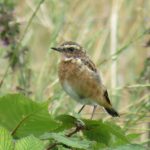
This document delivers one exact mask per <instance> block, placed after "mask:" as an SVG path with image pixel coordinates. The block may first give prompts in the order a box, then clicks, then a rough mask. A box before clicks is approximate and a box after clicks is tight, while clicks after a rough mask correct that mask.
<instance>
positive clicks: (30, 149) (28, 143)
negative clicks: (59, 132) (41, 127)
mask: <svg viewBox="0 0 150 150" xmlns="http://www.w3.org/2000/svg"><path fill="white" fill-rule="evenodd" d="M44 147H45V146H44V144H43V142H42V141H40V140H39V139H38V138H36V137H34V136H32V135H31V136H28V137H25V138H22V139H20V140H18V141H17V142H16V144H15V150H44Z"/></svg>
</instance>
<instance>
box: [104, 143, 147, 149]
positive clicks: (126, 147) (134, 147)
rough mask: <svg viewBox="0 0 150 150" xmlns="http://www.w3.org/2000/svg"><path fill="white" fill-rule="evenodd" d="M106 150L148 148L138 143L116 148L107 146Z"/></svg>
mask: <svg viewBox="0 0 150 150" xmlns="http://www.w3.org/2000/svg"><path fill="white" fill-rule="evenodd" d="M104 150H105V149H104ZM107 150H148V149H146V148H145V147H143V146H141V145H138V144H128V145H122V146H119V147H116V148H108V149H107Z"/></svg>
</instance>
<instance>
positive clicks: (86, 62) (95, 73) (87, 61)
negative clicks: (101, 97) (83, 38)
mask: <svg viewBox="0 0 150 150" xmlns="http://www.w3.org/2000/svg"><path fill="white" fill-rule="evenodd" d="M82 62H83V63H84V65H86V66H87V67H88V69H89V70H90V71H91V72H92V76H93V78H94V79H95V80H97V81H98V82H99V83H102V81H101V77H100V75H99V73H98V71H97V69H96V66H95V64H94V63H93V62H92V61H91V60H90V59H89V57H86V58H84V59H82Z"/></svg>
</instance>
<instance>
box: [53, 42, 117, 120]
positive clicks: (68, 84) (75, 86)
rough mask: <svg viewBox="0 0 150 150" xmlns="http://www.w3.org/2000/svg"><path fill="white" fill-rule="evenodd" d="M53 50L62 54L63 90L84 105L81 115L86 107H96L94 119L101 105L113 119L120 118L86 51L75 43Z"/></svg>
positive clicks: (63, 44)
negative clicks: (97, 108)
mask: <svg viewBox="0 0 150 150" xmlns="http://www.w3.org/2000/svg"><path fill="white" fill-rule="evenodd" d="M51 49H52V50H55V51H57V52H59V53H60V54H61V61H60V63H59V68H58V76H59V81H60V84H61V86H62V88H63V89H64V91H65V92H66V93H67V94H68V95H69V96H70V97H71V98H73V99H74V100H76V101H77V102H79V103H81V104H83V106H82V107H81V109H80V110H79V113H80V112H81V111H82V110H83V108H84V107H85V106H86V105H92V106H94V107H93V112H92V115H91V119H92V118H93V115H94V112H95V109H96V107H97V106H98V105H100V106H102V107H103V108H104V109H105V110H106V112H107V113H108V114H109V115H111V116H112V117H119V113H118V112H117V111H116V110H115V109H114V108H113V107H112V104H111V101H110V99H109V95H108V92H107V89H106V87H105V86H104V84H103V82H102V79H101V77H100V75H99V73H98V70H97V68H96V66H95V64H94V63H93V62H92V60H91V59H90V58H89V56H88V55H87V53H86V50H85V49H84V48H83V47H82V46H81V45H79V44H78V43H76V42H73V41H66V42H63V43H62V44H60V45H59V46H56V47H52V48H51Z"/></svg>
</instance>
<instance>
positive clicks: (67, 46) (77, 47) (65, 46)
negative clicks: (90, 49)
mask: <svg viewBox="0 0 150 150" xmlns="http://www.w3.org/2000/svg"><path fill="white" fill-rule="evenodd" d="M63 47H64V48H69V47H73V48H76V49H80V47H79V46H78V45H64V46H63Z"/></svg>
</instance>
